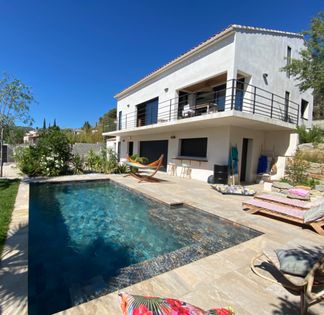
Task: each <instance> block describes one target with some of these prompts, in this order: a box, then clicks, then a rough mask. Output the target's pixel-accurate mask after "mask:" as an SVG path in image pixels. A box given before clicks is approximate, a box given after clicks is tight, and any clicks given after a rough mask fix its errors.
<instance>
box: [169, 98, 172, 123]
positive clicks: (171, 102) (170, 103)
mask: <svg viewBox="0 0 324 315" xmlns="http://www.w3.org/2000/svg"><path fill="white" fill-rule="evenodd" d="M171 107H172V99H170V109H169V121H171Z"/></svg>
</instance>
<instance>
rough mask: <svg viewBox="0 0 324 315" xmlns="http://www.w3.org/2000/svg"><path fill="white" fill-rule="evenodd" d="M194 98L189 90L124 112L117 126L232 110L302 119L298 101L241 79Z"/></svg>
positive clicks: (141, 124)
mask: <svg viewBox="0 0 324 315" xmlns="http://www.w3.org/2000/svg"><path fill="white" fill-rule="evenodd" d="M238 82H239V84H237V83H238ZM229 83H230V84H229ZM197 94H199V97H197ZM195 98H196V101H195V102H194V104H190V94H185V95H181V96H179V97H176V98H173V99H169V100H166V101H163V102H159V103H158V104H157V106H156V108H154V107H150V108H145V107H143V106H141V108H137V110H136V111H134V112H129V113H122V116H121V117H120V118H119V120H118V122H119V123H118V126H119V128H118V129H119V130H124V129H132V128H136V127H142V126H147V125H152V124H158V123H165V122H169V121H176V120H179V119H186V118H190V117H195V116H200V115H206V114H213V113H217V112H224V111H225V112H226V111H231V110H236V111H241V112H244V113H249V114H251V115H259V116H263V117H267V118H271V119H275V120H279V121H284V122H288V123H292V124H295V125H298V123H299V112H300V109H299V104H298V103H295V102H293V101H291V100H289V99H288V98H285V97H282V96H280V95H277V94H274V93H271V92H269V91H266V90H264V89H262V88H259V87H256V86H254V85H250V84H247V83H243V82H241V81H239V80H229V81H227V84H226V88H225V89H223V90H220V91H213V92H199V93H195Z"/></svg>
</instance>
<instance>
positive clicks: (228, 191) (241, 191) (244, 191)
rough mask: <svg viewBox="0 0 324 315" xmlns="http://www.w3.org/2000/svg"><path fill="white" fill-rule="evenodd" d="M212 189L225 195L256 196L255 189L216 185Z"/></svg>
mask: <svg viewBox="0 0 324 315" xmlns="http://www.w3.org/2000/svg"><path fill="white" fill-rule="evenodd" d="M212 187H213V188H214V189H215V190H217V191H218V192H220V193H222V194H224V195H243V196H253V195H255V191H254V190H253V189H251V188H248V187H245V186H241V185H214V186H212Z"/></svg>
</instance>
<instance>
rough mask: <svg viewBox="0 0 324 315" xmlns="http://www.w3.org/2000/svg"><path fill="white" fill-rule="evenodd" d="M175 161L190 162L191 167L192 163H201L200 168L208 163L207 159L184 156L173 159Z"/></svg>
mask: <svg viewBox="0 0 324 315" xmlns="http://www.w3.org/2000/svg"><path fill="white" fill-rule="evenodd" d="M173 160H179V161H181V163H182V162H183V161H189V163H190V165H191V162H192V161H194V162H199V166H200V165H201V162H208V160H207V159H206V158H203V157H198V156H197V157H195V156H183V155H179V156H176V157H174V158H173Z"/></svg>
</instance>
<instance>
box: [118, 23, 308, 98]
mask: <svg viewBox="0 0 324 315" xmlns="http://www.w3.org/2000/svg"><path fill="white" fill-rule="evenodd" d="M239 30H242V31H249V32H264V33H270V34H274V35H282V36H292V37H298V38H301V39H302V38H303V35H302V34H301V33H293V32H285V31H279V30H272V29H267V28H261V27H253V26H245V25H238V24H232V25H230V26H228V27H227V28H226V29H224V30H222V31H220V32H218V33H216V34H214V35H212V36H211V37H209V38H208V39H206V40H204V41H203V42H201V43H199V44H198V45H196V46H194V47H193V48H191V49H190V50H188V51H186V52H185V53H183V54H181V55H180V56H178V57H176V58H174V59H172V60H171V61H169V62H168V63H166V64H164V65H163V66H161V67H159V68H157V69H155V70H154V71H152V72H150V73H149V74H147V75H146V76H144V77H143V78H142V79H140V80H138V81H136V82H135V83H133V84H131V85H130V86H128V87H127V88H125V89H124V90H122V91H121V92H119V93H117V94H116V95H115V98H119V97H121V96H124V95H125V94H126V93H128V92H130V91H131V90H132V89H134V88H136V87H138V86H140V85H141V84H142V83H144V82H145V81H147V80H149V79H151V78H153V77H154V76H156V75H158V74H160V73H162V72H163V71H165V70H167V69H169V68H170V67H172V66H174V65H175V64H177V63H179V62H181V61H182V60H184V59H186V58H187V57H189V56H191V55H192V54H194V53H196V52H197V51H199V50H202V49H204V48H205V47H207V46H208V45H210V44H213V43H214V42H215V41H217V40H220V39H221V38H224V37H225V36H228V35H230V34H232V33H234V32H235V31H239Z"/></svg>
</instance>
